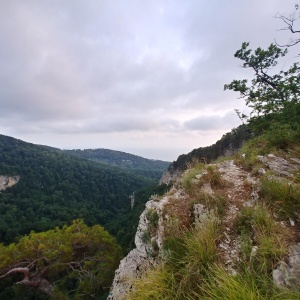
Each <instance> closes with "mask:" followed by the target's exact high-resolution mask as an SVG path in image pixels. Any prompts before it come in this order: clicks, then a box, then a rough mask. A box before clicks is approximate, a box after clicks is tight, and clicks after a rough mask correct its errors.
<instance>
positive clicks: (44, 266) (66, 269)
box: [0, 220, 121, 299]
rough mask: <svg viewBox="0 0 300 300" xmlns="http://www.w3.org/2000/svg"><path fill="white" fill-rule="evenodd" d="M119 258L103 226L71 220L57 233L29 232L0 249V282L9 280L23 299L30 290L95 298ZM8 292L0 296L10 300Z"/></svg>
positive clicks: (54, 296)
mask: <svg viewBox="0 0 300 300" xmlns="http://www.w3.org/2000/svg"><path fill="white" fill-rule="evenodd" d="M120 257H121V250H120V247H119V246H118V245H117V243H116V242H115V240H114V238H113V237H112V236H110V235H109V233H108V232H106V231H105V230H104V229H103V227H101V226H99V225H95V226H93V227H88V226H87V225H85V224H84V223H83V221H81V220H76V221H74V222H73V224H72V225H70V226H64V227H63V228H61V229H60V228H56V229H54V230H49V231H46V232H40V233H35V232H31V233H30V234H29V235H28V236H24V237H22V238H21V239H20V240H19V242H18V243H13V244H10V245H9V246H3V245H2V244H0V274H1V275H0V280H1V281H3V280H6V279H7V278H9V279H10V280H11V281H12V282H14V283H17V284H18V286H19V287H21V288H22V287H23V293H25V294H26V293H30V291H31V290H30V289H29V288H34V289H39V290H40V291H42V292H43V293H45V295H48V298H49V297H50V298H52V299H68V297H69V296H70V297H72V298H75V299H93V298H97V299H98V298H99V296H100V295H102V294H103V293H104V292H105V290H108V289H109V287H110V284H111V281H112V279H113V275H114V270H115V269H116V268H117V266H118V264H119V260H120ZM11 281H10V282H11ZM2 284H3V285H4V286H7V285H8V283H7V282H6V283H2ZM24 287H25V288H24ZM14 293H15V290H14V288H10V289H8V290H5V291H4V292H1V294H0V297H1V299H12V298H13V295H14ZM46 299H47V298H46Z"/></svg>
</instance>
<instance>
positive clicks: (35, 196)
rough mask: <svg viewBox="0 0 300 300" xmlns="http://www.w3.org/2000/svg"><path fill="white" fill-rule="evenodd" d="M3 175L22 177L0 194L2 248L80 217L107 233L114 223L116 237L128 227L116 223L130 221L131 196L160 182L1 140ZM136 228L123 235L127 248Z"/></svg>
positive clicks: (0, 172)
mask: <svg viewBox="0 0 300 300" xmlns="http://www.w3.org/2000/svg"><path fill="white" fill-rule="evenodd" d="M0 175H8V176H14V175H18V176H20V180H19V182H18V183H17V184H15V185H14V186H12V187H10V188H7V189H6V190H4V191H1V193H0V216H1V217H0V242H4V243H10V242H12V241H14V240H15V239H16V238H17V237H18V236H20V235H24V234H28V233H29V232H30V231H31V230H35V231H37V232H40V231H45V230H48V229H52V228H54V227H55V226H62V225H65V224H68V223H70V222H71V221H72V220H74V219H78V218H80V219H83V220H84V221H85V222H86V224H87V225H94V224H101V225H104V226H105V228H107V227H109V225H108V223H109V224H113V225H111V226H113V231H114V235H117V234H118V232H119V230H124V226H123V224H122V221H118V222H117V223H115V221H116V219H118V220H119V219H120V218H121V219H124V218H125V219H126V218H127V217H129V216H130V214H131V205H130V199H129V196H130V195H131V194H132V193H133V192H134V191H137V190H138V189H140V188H145V187H149V186H153V185H155V183H156V181H155V180H153V179H151V178H147V177H145V176H139V175H136V174H133V172H131V171H130V170H124V169H120V168H118V167H114V166H111V165H108V164H102V163H97V164H95V163H93V162H90V161H88V160H86V159H80V158H78V157H74V156H71V155H68V154H66V153H64V152H62V151H61V150H59V149H55V148H51V147H47V146H39V145H34V144H30V143H26V142H23V141H20V140H17V139H14V138H11V137H7V136H3V135H0ZM137 195H138V193H137ZM136 202H137V203H138V202H139V199H138V197H137V199H136ZM122 217H123V218H122ZM116 224H117V225H116ZM106 225H107V226H106ZM133 227H134V224H130V227H129V228H125V232H126V236H124V235H122V234H121V235H120V234H119V236H122V239H123V246H124V247H128V245H127V244H126V243H128V242H129V240H130V239H132V236H133V234H134V228H133ZM107 229H109V228H107Z"/></svg>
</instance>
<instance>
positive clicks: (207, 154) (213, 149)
mask: <svg viewBox="0 0 300 300" xmlns="http://www.w3.org/2000/svg"><path fill="white" fill-rule="evenodd" d="M250 137H251V130H250V127H249V126H247V125H240V126H239V127H237V128H235V129H233V130H231V132H228V133H226V134H224V135H223V137H222V138H221V139H220V140H218V141H217V142H216V143H215V144H213V145H211V146H208V147H200V148H198V149H194V150H193V151H191V152H190V153H188V154H182V155H180V156H179V157H178V158H177V160H176V161H174V162H173V163H172V164H171V165H170V166H169V168H168V170H169V171H171V172H172V170H180V171H184V170H186V169H187V168H188V166H189V165H190V164H193V163H194V162H195V161H201V162H203V163H209V162H211V161H212V160H214V159H216V158H218V157H219V156H221V155H226V154H227V153H232V152H234V151H236V150H237V149H239V148H240V147H241V146H242V144H243V143H244V141H246V140H248V139H249V138H250Z"/></svg>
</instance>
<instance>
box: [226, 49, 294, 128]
mask: <svg viewBox="0 0 300 300" xmlns="http://www.w3.org/2000/svg"><path fill="white" fill-rule="evenodd" d="M287 52H288V51H287V49H282V48H280V47H278V46H277V45H275V44H271V45H270V46H269V47H268V48H267V49H266V50H264V49H262V48H257V49H256V50H255V51H254V52H253V51H252V50H251V49H249V43H243V44H242V47H241V49H239V50H238V51H237V52H236V53H235V55H234V56H235V57H237V58H239V59H241V60H242V61H243V64H242V67H243V68H248V69H251V70H252V71H253V72H254V77H253V79H252V80H251V81H249V80H248V79H242V80H233V81H232V82H231V83H229V84H225V86H224V89H225V90H233V91H235V92H239V93H240V97H241V98H243V99H245V101H246V105H247V106H248V107H249V108H251V109H252V111H251V113H250V116H247V115H244V114H241V113H240V112H239V111H237V112H238V114H239V117H240V118H241V119H243V120H247V121H250V123H252V124H255V125H257V124H261V121H262V120H267V121H268V122H269V124H270V123H271V122H270V121H274V120H275V121H276V122H281V123H288V124H289V125H291V126H295V127H298V126H299V121H298V119H299V101H300V67H299V63H298V62H295V63H293V64H292V65H291V66H290V67H289V68H287V69H286V70H283V69H279V71H276V69H278V68H276V66H277V64H278V60H279V59H281V58H283V57H284V56H285V55H286V54H287ZM257 121H259V122H257ZM265 125H266V123H264V126H262V127H265ZM258 127H259V126H258ZM256 128H257V127H256Z"/></svg>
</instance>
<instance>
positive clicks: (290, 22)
mask: <svg viewBox="0 0 300 300" xmlns="http://www.w3.org/2000/svg"><path fill="white" fill-rule="evenodd" d="M295 9H296V11H297V10H298V9H299V5H298V4H295ZM296 11H295V12H294V13H292V14H290V15H288V16H285V15H282V14H279V13H278V14H276V15H275V18H277V19H280V20H282V21H283V23H285V25H286V27H283V28H281V29H280V30H288V31H290V32H291V33H293V34H300V30H297V29H296V28H295V27H296V25H295V23H296V22H297V21H298V20H299V19H300V13H299V12H298V13H297V12H296ZM298 43H300V38H291V39H290V40H289V42H288V43H286V44H285V45H279V44H278V43H277V42H276V44H277V45H278V46H280V47H292V46H295V45H296V44H298Z"/></svg>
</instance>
